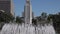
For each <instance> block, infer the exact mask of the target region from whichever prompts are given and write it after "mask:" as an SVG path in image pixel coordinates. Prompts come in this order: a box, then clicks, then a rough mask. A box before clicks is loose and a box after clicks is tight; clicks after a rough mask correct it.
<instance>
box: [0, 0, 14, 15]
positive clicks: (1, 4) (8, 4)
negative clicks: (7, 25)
mask: <svg viewBox="0 0 60 34" xmlns="http://www.w3.org/2000/svg"><path fill="white" fill-rule="evenodd" d="M0 11H4V12H5V13H6V14H8V15H14V12H13V2H12V0H0Z"/></svg>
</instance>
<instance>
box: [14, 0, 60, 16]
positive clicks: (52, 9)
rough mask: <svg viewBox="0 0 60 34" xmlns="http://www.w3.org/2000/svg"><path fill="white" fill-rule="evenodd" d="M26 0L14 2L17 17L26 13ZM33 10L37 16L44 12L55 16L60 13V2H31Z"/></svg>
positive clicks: (51, 0) (41, 0) (47, 0)
mask: <svg viewBox="0 0 60 34" xmlns="http://www.w3.org/2000/svg"><path fill="white" fill-rule="evenodd" d="M24 5H25V0H14V12H15V15H16V16H21V15H22V12H23V11H24ZM31 5H32V10H33V12H34V15H35V16H39V15H41V13H42V12H46V13H47V14H54V13H58V12H60V0H31Z"/></svg>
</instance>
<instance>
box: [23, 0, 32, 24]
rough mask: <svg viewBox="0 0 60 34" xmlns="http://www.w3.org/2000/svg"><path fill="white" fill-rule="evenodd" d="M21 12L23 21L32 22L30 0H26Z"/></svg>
mask: <svg viewBox="0 0 60 34" xmlns="http://www.w3.org/2000/svg"><path fill="white" fill-rule="evenodd" d="M23 14H24V18H25V23H27V24H32V7H31V4H30V0H26V4H25V6H24V13H23Z"/></svg>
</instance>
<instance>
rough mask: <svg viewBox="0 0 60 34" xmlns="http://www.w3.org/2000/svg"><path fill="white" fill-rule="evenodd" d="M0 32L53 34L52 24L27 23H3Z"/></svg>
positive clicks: (3, 33)
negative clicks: (34, 24)
mask: <svg viewBox="0 0 60 34" xmlns="http://www.w3.org/2000/svg"><path fill="white" fill-rule="evenodd" d="M0 34H55V31H54V28H53V26H52V25H50V24H48V26H47V25H46V24H45V25H44V26H43V25H40V26H37V27H35V26H33V25H28V24H22V25H19V24H14V23H13V24H5V25H4V26H3V28H2V30H1V32H0Z"/></svg>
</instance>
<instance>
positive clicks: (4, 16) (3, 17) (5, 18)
mask: <svg viewBox="0 0 60 34" xmlns="http://www.w3.org/2000/svg"><path fill="white" fill-rule="evenodd" d="M13 20H14V17H13V16H11V15H8V14H6V13H3V12H2V13H0V22H6V23H7V22H10V21H13Z"/></svg>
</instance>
